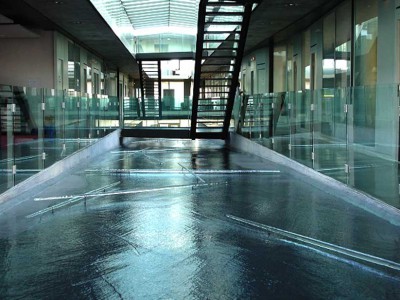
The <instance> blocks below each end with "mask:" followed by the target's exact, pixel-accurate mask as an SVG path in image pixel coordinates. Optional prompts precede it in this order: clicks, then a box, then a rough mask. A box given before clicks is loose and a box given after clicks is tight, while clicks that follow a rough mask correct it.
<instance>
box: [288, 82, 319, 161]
mask: <svg viewBox="0 0 400 300" xmlns="http://www.w3.org/2000/svg"><path fill="white" fill-rule="evenodd" d="M311 103H312V91H310V90H306V91H305V92H301V91H299V92H295V95H294V99H293V107H292V108H293V111H292V114H291V117H292V119H291V122H292V126H291V129H292V132H291V144H290V149H291V157H292V158H293V159H295V160H297V161H299V162H301V163H302V164H304V165H306V166H308V167H312V151H313V144H312V125H313V124H312V114H311Z"/></svg>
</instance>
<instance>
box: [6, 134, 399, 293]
mask: <svg viewBox="0 0 400 300" xmlns="http://www.w3.org/2000/svg"><path fill="white" fill-rule="evenodd" d="M399 286H400V228H399V227H397V226H394V225H392V224H390V223H389V222H387V221H385V220H383V219H381V218H379V217H376V216H374V215H373V214H371V213H368V212H366V211H364V210H362V209H361V208H358V207H355V206H352V205H351V204H349V203H348V202H346V201H345V200H344V199H340V198H338V197H336V196H335V193H334V191H327V190H326V189H323V188H322V187H320V186H318V184H316V183H313V182H309V180H307V178H303V177H301V176H299V175H298V174H296V173H294V172H293V171H290V170H287V169H285V168H283V167H282V166H280V165H276V164H273V163H271V162H269V161H267V160H262V159H260V158H257V157H254V156H251V155H248V154H245V153H240V152H235V151H231V150H229V149H227V148H226V147H225V145H224V143H223V142H222V141H191V140H136V141H134V142H132V143H131V144H129V145H128V146H127V147H124V148H120V149H116V150H115V151H111V152H109V153H107V154H106V155H104V156H102V157H100V158H96V159H94V160H93V161H90V162H82V165H81V166H80V167H79V168H77V169H76V170H74V171H73V172H71V173H68V174H65V175H64V176H62V177H60V178H56V179H54V181H53V182H51V183H49V184H48V185H46V186H45V187H36V188H33V189H32V191H30V193H29V194H27V195H21V196H20V197H19V198H17V199H13V200H12V201H10V202H8V203H5V204H3V205H1V206H0V295H1V297H0V298H1V299H337V298H340V299H342V298H347V299H399V298H400V288H399Z"/></svg>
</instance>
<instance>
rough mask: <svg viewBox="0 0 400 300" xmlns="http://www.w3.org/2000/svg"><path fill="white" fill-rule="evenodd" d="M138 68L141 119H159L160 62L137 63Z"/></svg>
mask: <svg viewBox="0 0 400 300" xmlns="http://www.w3.org/2000/svg"><path fill="white" fill-rule="evenodd" d="M139 68H140V82H141V88H142V107H141V108H142V114H143V117H144V118H160V117H161V114H162V110H161V66H160V61H157V60H156V61H139Z"/></svg>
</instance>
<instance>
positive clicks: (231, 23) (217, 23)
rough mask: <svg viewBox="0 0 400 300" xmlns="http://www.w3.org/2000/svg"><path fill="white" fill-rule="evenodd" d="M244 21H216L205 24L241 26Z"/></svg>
mask: <svg viewBox="0 0 400 300" xmlns="http://www.w3.org/2000/svg"><path fill="white" fill-rule="evenodd" d="M241 24H242V21H234V22H233V21H232V22H230V21H221V22H216V21H207V22H205V25H241Z"/></svg>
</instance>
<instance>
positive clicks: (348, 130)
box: [233, 84, 400, 208]
mask: <svg viewBox="0 0 400 300" xmlns="http://www.w3.org/2000/svg"><path fill="white" fill-rule="evenodd" d="M398 107H399V97H398V85H397V84H393V85H378V86H362V87H353V88H343V89H322V90H315V91H311V90H306V91H298V92H284V93H271V94H264V95H254V96H245V97H243V98H242V99H241V102H240V104H237V105H236V106H235V111H234V114H233V116H234V118H235V120H234V122H235V124H238V125H237V127H236V131H237V132H238V133H240V134H241V135H243V136H245V137H247V138H249V139H251V140H253V141H255V142H257V143H260V144H262V145H264V146H265V147H268V148H270V149H273V150H274V151H276V152H278V153H281V154H283V155H285V156H287V157H289V158H291V159H293V160H296V161H298V162H300V163H302V164H303V165H305V166H307V167H310V168H313V169H314V170H317V171H318V172H321V173H323V174H326V175H328V176H330V177H333V178H335V179H337V180H339V181H341V182H343V183H345V184H347V185H349V186H351V187H353V188H356V189H358V190H360V191H363V192H365V193H368V194H370V195H372V196H374V197H377V198H379V199H381V200H383V201H385V202H386V203H388V204H390V205H393V206H395V207H397V208H400V197H399V184H400V180H399V161H398V149H399V138H398V137H399V110H398Z"/></svg>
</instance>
